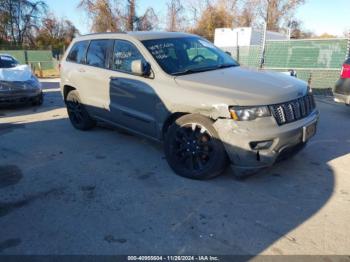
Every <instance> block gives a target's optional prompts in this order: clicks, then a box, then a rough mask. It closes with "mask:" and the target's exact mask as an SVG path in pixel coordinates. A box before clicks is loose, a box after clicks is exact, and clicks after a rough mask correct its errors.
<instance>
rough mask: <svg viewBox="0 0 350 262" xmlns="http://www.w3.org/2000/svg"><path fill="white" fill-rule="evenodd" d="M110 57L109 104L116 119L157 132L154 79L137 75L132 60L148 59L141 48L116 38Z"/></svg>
mask: <svg viewBox="0 0 350 262" xmlns="http://www.w3.org/2000/svg"><path fill="white" fill-rule="evenodd" d="M112 54H113V55H112V59H111V61H112V62H111V63H112V65H111V73H110V83H109V92H110V104H109V110H110V112H111V113H112V117H113V120H114V121H115V122H116V123H117V124H120V125H122V126H125V127H127V128H130V129H132V130H134V131H136V132H139V133H142V134H145V135H148V136H152V137H155V136H156V117H155V116H156V101H157V100H159V98H158V96H157V94H156V92H155V91H154V89H153V88H152V84H153V81H154V80H153V79H152V78H150V77H143V76H137V75H134V74H133V73H132V71H131V63H132V61H134V60H142V61H145V59H144V57H143V55H142V54H141V52H140V51H139V50H138V48H137V47H136V46H135V45H134V44H133V43H131V42H129V41H126V40H115V42H114V48H113V52H112Z"/></svg>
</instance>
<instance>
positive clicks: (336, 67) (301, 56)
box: [223, 39, 348, 88]
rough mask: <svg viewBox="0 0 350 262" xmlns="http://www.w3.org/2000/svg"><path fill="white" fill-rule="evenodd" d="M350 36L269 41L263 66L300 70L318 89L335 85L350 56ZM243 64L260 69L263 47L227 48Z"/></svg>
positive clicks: (276, 69)
mask: <svg viewBox="0 0 350 262" xmlns="http://www.w3.org/2000/svg"><path fill="white" fill-rule="evenodd" d="M347 45H348V40H347V39H320V40H316V39H315V40H314V39H311V40H289V41H267V42H266V48H265V56H264V65H263V68H264V69H266V70H272V71H278V72H283V71H288V70H289V69H294V70H296V71H297V74H298V78H300V79H302V80H305V81H309V82H310V84H311V86H312V87H314V88H331V87H333V85H334V83H335V82H336V81H337V79H338V78H339V75H340V70H341V66H342V63H343V62H344V60H345V58H346V54H347V53H348V50H347ZM223 49H224V50H226V51H229V52H231V54H232V56H233V57H234V58H235V59H237V60H238V61H239V62H240V64H241V65H243V66H248V67H254V68H257V67H259V65H260V59H261V54H262V52H261V51H262V50H261V49H262V47H261V46H244V47H239V48H236V47H233V48H223Z"/></svg>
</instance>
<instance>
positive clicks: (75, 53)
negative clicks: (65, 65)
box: [67, 41, 89, 64]
mask: <svg viewBox="0 0 350 262" xmlns="http://www.w3.org/2000/svg"><path fill="white" fill-rule="evenodd" d="M88 45H89V41H81V42H77V43H75V44H74V45H73V47H72V49H71V51H70V52H69V54H68V56H67V61H69V62H74V63H79V64H82V63H84V62H85V52H86V48H87V47H88Z"/></svg>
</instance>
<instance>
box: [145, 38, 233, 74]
mask: <svg viewBox="0 0 350 262" xmlns="http://www.w3.org/2000/svg"><path fill="white" fill-rule="evenodd" d="M142 43H143V44H144V46H145V47H146V48H147V49H148V51H149V52H150V53H151V54H152V56H153V57H154V58H155V59H156V60H157V62H158V64H159V65H160V66H161V67H162V69H163V70H164V71H165V72H167V73H168V74H171V75H182V74H192V73H197V72H203V71H209V70H215V69H220V68H225V67H233V66H239V64H238V63H237V62H236V61H235V60H234V59H233V58H232V57H231V56H230V55H228V54H226V53H225V52H223V51H221V50H220V49H219V48H217V47H215V46H214V45H213V44H212V43H210V42H208V41H207V40H204V39H202V38H199V37H182V38H168V39H152V40H145V41H142Z"/></svg>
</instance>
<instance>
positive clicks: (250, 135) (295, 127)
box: [214, 110, 319, 175]
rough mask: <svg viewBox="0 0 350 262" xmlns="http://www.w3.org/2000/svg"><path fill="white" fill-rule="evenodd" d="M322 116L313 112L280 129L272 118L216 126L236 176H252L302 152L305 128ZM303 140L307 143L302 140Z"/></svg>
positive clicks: (223, 120)
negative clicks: (262, 144)
mask: <svg viewBox="0 0 350 262" xmlns="http://www.w3.org/2000/svg"><path fill="white" fill-rule="evenodd" d="M318 117H319V113H318V111H317V110H314V111H313V112H312V113H311V114H310V115H309V116H307V117H306V118H303V119H300V120H298V121H296V122H293V123H289V124H286V125H282V126H278V124H277V123H276V120H275V119H274V118H273V117H265V118H260V119H256V120H254V121H234V120H232V119H218V120H217V121H216V122H215V123H214V127H215V128H216V130H217V132H218V134H219V137H220V139H221V141H222V142H223V144H224V146H225V149H226V152H227V155H228V157H229V158H230V161H231V164H232V168H233V169H234V171H235V174H236V175H245V174H251V173H255V172H257V171H259V170H260V169H263V168H266V167H269V166H272V165H273V164H274V163H275V162H276V161H278V160H279V159H280V158H281V157H282V156H283V157H284V156H285V155H286V154H287V153H292V152H294V151H297V150H299V149H300V148H302V147H303V145H304V144H305V143H306V141H305V137H303V136H304V135H305V134H304V133H305V131H303V129H305V127H308V126H310V125H311V124H314V123H315V124H317V121H318ZM303 140H304V141H303ZM264 141H271V143H267V144H268V148H264V149H254V148H253V147H252V146H253V145H254V144H256V143H259V142H264Z"/></svg>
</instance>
